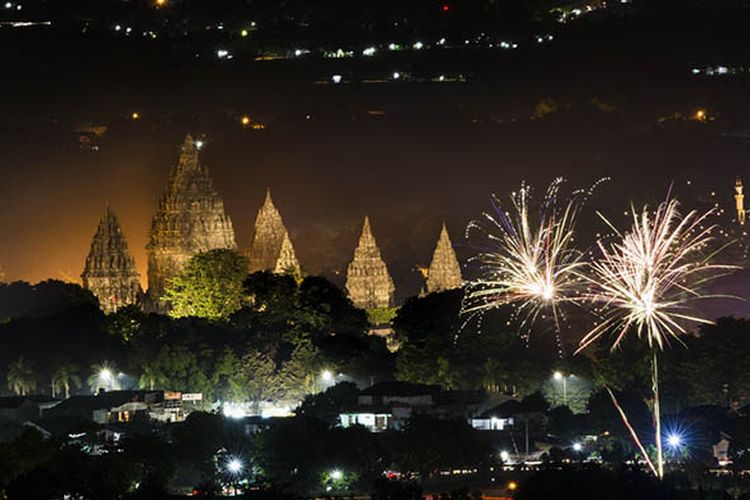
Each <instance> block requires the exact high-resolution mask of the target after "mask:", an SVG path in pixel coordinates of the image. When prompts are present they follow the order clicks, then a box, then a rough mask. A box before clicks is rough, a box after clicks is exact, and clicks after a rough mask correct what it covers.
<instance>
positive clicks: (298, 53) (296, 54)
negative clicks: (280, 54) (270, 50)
mask: <svg viewBox="0 0 750 500" xmlns="http://www.w3.org/2000/svg"><path fill="white" fill-rule="evenodd" d="M294 55H295V56H296V57H299V56H301V55H302V50H301V49H297V50H295V51H294Z"/></svg>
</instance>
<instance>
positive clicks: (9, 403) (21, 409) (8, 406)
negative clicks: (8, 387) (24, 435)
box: [0, 396, 60, 422]
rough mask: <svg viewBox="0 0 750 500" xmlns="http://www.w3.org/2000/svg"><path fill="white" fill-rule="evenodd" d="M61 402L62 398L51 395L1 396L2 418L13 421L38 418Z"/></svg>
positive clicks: (0, 413) (0, 410)
mask: <svg viewBox="0 0 750 500" xmlns="http://www.w3.org/2000/svg"><path fill="white" fill-rule="evenodd" d="M58 404H60V400H59V399H57V398H52V397H49V396H11V397H4V398H0V419H4V420H10V421H12V422H25V421H27V420H36V419H38V418H40V417H41V416H42V412H43V411H44V410H48V409H50V408H53V407H55V406H57V405H58Z"/></svg>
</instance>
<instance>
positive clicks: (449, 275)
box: [426, 223, 463, 293]
mask: <svg viewBox="0 0 750 500" xmlns="http://www.w3.org/2000/svg"><path fill="white" fill-rule="evenodd" d="M462 284H463V278H461V266H460V265H459V264H458V258H457V257H456V251H455V250H453V245H452V244H451V239H450V236H448V229H447V228H446V227H445V223H443V228H442V230H441V231H440V238H438V242H437V246H436V247H435V252H434V253H433V254H432V263H431V264H430V268H429V269H428V271H427V280H426V286H427V293H433V292H442V291H445V290H452V289H454V288H460V287H461V285H462Z"/></svg>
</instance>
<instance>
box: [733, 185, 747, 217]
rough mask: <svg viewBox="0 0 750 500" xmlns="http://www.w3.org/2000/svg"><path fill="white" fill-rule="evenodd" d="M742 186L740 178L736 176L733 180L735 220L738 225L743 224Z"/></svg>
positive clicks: (743, 198) (743, 202)
mask: <svg viewBox="0 0 750 500" xmlns="http://www.w3.org/2000/svg"><path fill="white" fill-rule="evenodd" d="M744 189H745V188H744V187H743V186H742V179H740V178H739V177H737V179H736V180H735V181H734V201H735V204H736V205H737V222H739V224H740V226H744V225H745V193H744Z"/></svg>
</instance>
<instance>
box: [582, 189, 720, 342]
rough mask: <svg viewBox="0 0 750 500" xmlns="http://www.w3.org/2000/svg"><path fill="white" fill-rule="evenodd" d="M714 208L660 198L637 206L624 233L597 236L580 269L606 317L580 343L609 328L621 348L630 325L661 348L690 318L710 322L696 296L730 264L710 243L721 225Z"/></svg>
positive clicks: (682, 330) (587, 297)
mask: <svg viewBox="0 0 750 500" xmlns="http://www.w3.org/2000/svg"><path fill="white" fill-rule="evenodd" d="M712 214H713V210H709V211H708V212H706V213H704V214H699V213H698V212H696V211H695V210H693V211H691V212H688V213H687V214H686V215H682V214H681V213H680V211H679V203H678V202H677V200H674V199H672V200H669V199H668V200H667V201H665V202H663V203H661V204H660V205H659V206H658V207H657V208H656V210H655V211H653V212H649V210H648V208H647V207H644V208H643V210H642V211H641V212H640V213H637V212H636V211H635V209H633V210H632V215H633V225H632V227H631V229H630V231H629V232H627V233H626V234H624V235H623V234H621V233H620V232H619V231H617V230H616V229H614V227H613V226H612V224H611V223H609V222H608V221H607V220H606V219H604V217H602V218H603V219H604V221H605V222H606V223H607V224H608V225H609V226H610V227H611V228H612V229H613V230H614V231H615V234H616V235H617V236H618V237H619V241H617V242H614V243H609V244H607V243H604V242H602V241H599V242H598V247H599V252H600V258H599V259H597V260H594V261H593V262H591V263H590V264H589V268H588V272H586V273H584V274H582V275H581V276H582V277H583V278H584V280H586V281H587V282H588V283H589V285H590V288H589V289H588V291H587V293H586V294H585V297H584V298H585V300H587V301H588V302H590V303H592V304H594V305H595V306H597V312H599V313H602V317H601V322H600V323H599V324H598V325H597V326H596V327H595V328H594V329H592V330H591V331H590V332H589V333H588V334H586V335H585V336H584V337H583V339H582V340H581V344H580V347H579V349H578V350H579V351H580V350H582V349H584V348H586V347H587V346H588V345H590V344H591V343H592V342H595V341H596V340H597V339H598V338H600V337H601V336H602V335H604V334H605V333H607V332H614V333H615V340H614V342H613V344H612V348H613V349H614V348H616V347H617V346H618V345H619V343H620V341H621V340H622V339H623V337H624V336H625V335H626V334H627V333H628V332H629V331H635V332H636V334H637V335H638V337H639V338H640V337H645V338H646V340H647V341H648V344H649V347H652V348H654V347H657V348H659V349H663V348H664V346H665V344H667V343H668V342H669V339H671V338H674V339H679V336H680V335H682V334H685V333H686V330H685V325H686V324H688V323H710V321H707V320H705V319H703V318H701V317H699V316H695V315H692V314H690V311H689V306H690V304H691V303H692V302H694V301H696V300H700V299H704V298H707V297H708V296H707V295H704V294H703V293H702V291H701V289H702V287H703V286H704V285H705V283H706V282H707V281H709V280H711V279H714V278H716V277H718V276H720V275H721V274H722V273H723V271H726V270H729V269H734V268H733V267H731V266H724V265H718V264H713V263H712V262H711V258H712V257H713V254H711V253H709V252H708V251H707V250H708V248H709V246H710V244H711V242H712V240H713V237H712V236H711V233H712V231H713V230H714V229H715V226H713V225H710V224H707V221H706V219H707V218H709V217H710V216H711V215H712Z"/></svg>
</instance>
